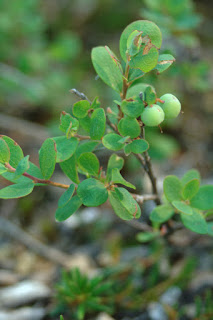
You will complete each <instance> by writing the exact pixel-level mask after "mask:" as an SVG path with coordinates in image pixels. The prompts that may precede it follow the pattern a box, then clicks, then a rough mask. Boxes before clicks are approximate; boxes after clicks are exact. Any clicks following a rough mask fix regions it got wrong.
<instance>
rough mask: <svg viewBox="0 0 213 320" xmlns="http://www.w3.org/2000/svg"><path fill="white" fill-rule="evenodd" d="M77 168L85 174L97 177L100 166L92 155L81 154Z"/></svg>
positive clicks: (90, 153) (88, 153)
mask: <svg viewBox="0 0 213 320" xmlns="http://www.w3.org/2000/svg"><path fill="white" fill-rule="evenodd" d="M78 166H79V168H80V169H81V170H82V171H83V172H85V173H86V174H89V175H92V176H98V173H99V169H100V164H99V160H98V158H97V157H96V155H95V154H94V153H92V152H85V153H82V154H81V155H80V157H79V158H78Z"/></svg>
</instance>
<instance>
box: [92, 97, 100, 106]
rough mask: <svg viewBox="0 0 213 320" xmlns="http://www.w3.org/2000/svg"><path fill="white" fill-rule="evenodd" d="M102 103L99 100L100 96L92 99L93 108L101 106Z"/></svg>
mask: <svg viewBox="0 0 213 320" xmlns="http://www.w3.org/2000/svg"><path fill="white" fill-rule="evenodd" d="M100 105H101V103H100V101H99V98H98V97H95V99H94V100H93V101H92V104H91V107H90V108H91V109H97V108H99V107H100Z"/></svg>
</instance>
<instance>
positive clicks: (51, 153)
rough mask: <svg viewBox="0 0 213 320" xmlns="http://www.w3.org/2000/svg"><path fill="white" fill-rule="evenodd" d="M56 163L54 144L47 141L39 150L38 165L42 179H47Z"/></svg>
mask: <svg viewBox="0 0 213 320" xmlns="http://www.w3.org/2000/svg"><path fill="white" fill-rule="evenodd" d="M55 163H56V143H55V141H54V140H53V139H47V140H45V141H44V143H43V144H42V146H41V149H40V150H39V164H40V168H41V172H42V175H43V177H44V179H49V178H50V177H51V176H52V174H53V172H54V170H55Z"/></svg>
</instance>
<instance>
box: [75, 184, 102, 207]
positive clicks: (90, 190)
mask: <svg viewBox="0 0 213 320" xmlns="http://www.w3.org/2000/svg"><path fill="white" fill-rule="evenodd" d="M77 194H78V196H79V198H80V199H81V201H82V203H83V204H84V205H85V206H87V207H98V206H100V205H101V204H102V203H104V202H106V201H107V198H108V193H107V189H106V187H105V185H104V184H103V183H102V182H100V181H98V180H96V179H93V178H89V179H86V180H84V181H82V182H81V183H80V184H79V186H78V189H77Z"/></svg>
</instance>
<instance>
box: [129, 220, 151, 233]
mask: <svg viewBox="0 0 213 320" xmlns="http://www.w3.org/2000/svg"><path fill="white" fill-rule="evenodd" d="M125 223H126V224H128V225H129V226H131V227H133V228H135V229H137V230H140V231H149V232H152V231H153V230H152V227H150V226H149V225H148V224H146V223H144V222H139V221H137V220H125Z"/></svg>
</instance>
